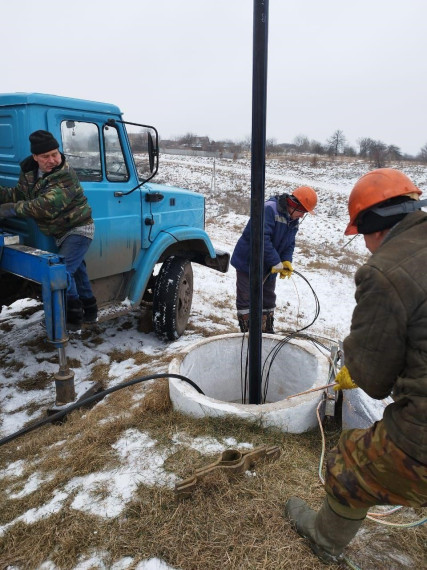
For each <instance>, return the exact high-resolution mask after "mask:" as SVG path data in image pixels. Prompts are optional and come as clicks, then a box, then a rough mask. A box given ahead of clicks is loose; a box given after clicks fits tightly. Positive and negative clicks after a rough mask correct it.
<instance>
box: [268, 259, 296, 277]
mask: <svg viewBox="0 0 427 570" xmlns="http://www.w3.org/2000/svg"><path fill="white" fill-rule="evenodd" d="M292 271H293V268H292V265H291V262H290V261H281V262H280V263H278V264H277V265H274V266H273V267H272V268H271V273H279V275H280V279H284V278H285V277H290V276H291V275H292Z"/></svg>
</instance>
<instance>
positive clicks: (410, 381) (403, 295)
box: [344, 211, 427, 464]
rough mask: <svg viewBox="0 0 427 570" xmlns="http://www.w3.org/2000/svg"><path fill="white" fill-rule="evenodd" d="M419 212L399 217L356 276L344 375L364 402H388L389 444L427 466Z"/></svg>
mask: <svg viewBox="0 0 427 570" xmlns="http://www.w3.org/2000/svg"><path fill="white" fill-rule="evenodd" d="M426 267H427V213H425V212H422V211H418V212H414V213H412V214H407V215H406V216H405V218H404V219H403V220H402V221H401V222H400V223H399V224H397V225H396V226H394V227H393V228H392V229H391V230H390V232H389V233H388V234H387V236H386V238H385V240H384V241H383V243H382V244H381V246H380V247H379V248H378V249H377V251H376V252H375V253H374V254H373V255H372V256H371V257H370V258H369V260H368V261H367V263H365V265H363V266H362V267H361V268H360V269H359V270H358V271H357V273H356V285H357V289H356V301H357V305H356V307H355V309H354V312H353V317H352V322H351V330H350V334H349V336H348V337H347V338H346V339H345V340H344V354H345V363H346V366H347V368H348V370H349V372H350V375H351V377H352V378H353V379H354V381H355V382H356V384H358V385H359V386H360V387H361V388H362V389H363V390H364V391H365V392H366V393H367V394H369V396H371V397H372V398H376V399H382V398H385V397H386V396H388V395H391V396H392V397H393V400H394V402H393V403H392V404H390V405H388V406H387V408H386V409H385V411H384V424H385V426H386V429H387V433H388V435H389V436H390V438H391V439H392V440H393V442H394V443H395V445H397V446H398V447H399V448H400V449H402V450H403V451H404V452H405V453H406V454H407V455H410V456H411V457H413V458H415V459H417V460H418V461H420V462H421V463H425V464H426V463H427V334H426V326H427V271H426Z"/></svg>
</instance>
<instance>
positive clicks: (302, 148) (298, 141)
mask: <svg viewBox="0 0 427 570" xmlns="http://www.w3.org/2000/svg"><path fill="white" fill-rule="evenodd" d="M293 143H294V145H295V146H296V147H297V150H298V151H299V152H309V151H310V141H309V140H308V137H306V136H305V135H297V136H296V137H295V138H294V140H293Z"/></svg>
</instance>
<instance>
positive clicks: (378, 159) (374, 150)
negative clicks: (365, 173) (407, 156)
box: [369, 141, 388, 168]
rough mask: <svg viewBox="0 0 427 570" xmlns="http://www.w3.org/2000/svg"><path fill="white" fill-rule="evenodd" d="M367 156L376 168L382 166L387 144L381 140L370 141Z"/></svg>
mask: <svg viewBox="0 0 427 570" xmlns="http://www.w3.org/2000/svg"><path fill="white" fill-rule="evenodd" d="M369 158H370V160H371V161H372V162H373V163H374V165H375V166H376V168H383V167H384V166H385V163H386V160H387V158H388V156H387V145H386V144H385V143H383V142H382V141H372V144H371V147H370V149H369Z"/></svg>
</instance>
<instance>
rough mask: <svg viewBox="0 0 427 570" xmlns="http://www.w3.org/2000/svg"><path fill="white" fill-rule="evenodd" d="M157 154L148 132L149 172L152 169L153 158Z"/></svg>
mask: <svg viewBox="0 0 427 570" xmlns="http://www.w3.org/2000/svg"><path fill="white" fill-rule="evenodd" d="M156 156H157V151H156V149H155V148H154V143H153V137H152V136H151V133H148V162H149V164H150V172H153V170H154V160H155V158H156Z"/></svg>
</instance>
